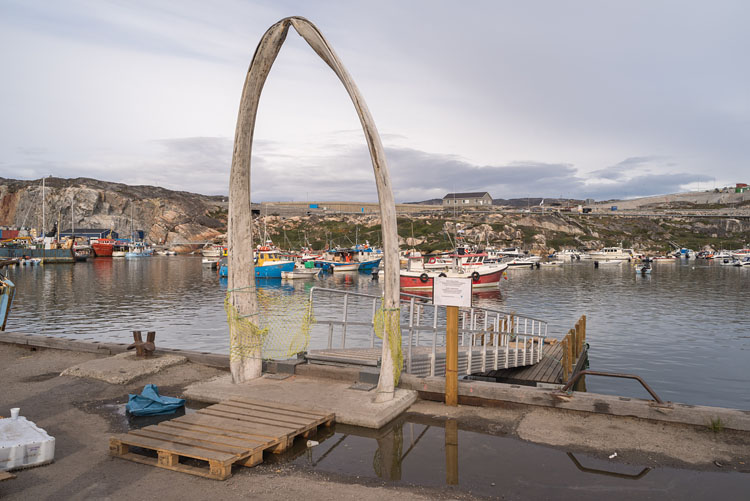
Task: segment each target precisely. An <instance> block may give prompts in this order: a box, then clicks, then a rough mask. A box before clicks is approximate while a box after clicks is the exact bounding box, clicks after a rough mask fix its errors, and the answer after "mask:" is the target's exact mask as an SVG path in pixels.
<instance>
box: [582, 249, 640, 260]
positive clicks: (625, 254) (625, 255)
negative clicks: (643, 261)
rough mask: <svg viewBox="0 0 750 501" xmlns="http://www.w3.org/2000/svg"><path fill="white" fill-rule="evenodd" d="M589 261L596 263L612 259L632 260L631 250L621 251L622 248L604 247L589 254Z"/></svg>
mask: <svg viewBox="0 0 750 501" xmlns="http://www.w3.org/2000/svg"><path fill="white" fill-rule="evenodd" d="M589 255H590V256H591V259H594V260H596V261H609V260H612V259H625V260H629V259H633V258H634V257H635V256H634V252H633V249H623V248H622V247H605V248H603V249H601V250H598V251H594V252H590V253H589Z"/></svg>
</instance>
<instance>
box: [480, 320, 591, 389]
mask: <svg viewBox="0 0 750 501" xmlns="http://www.w3.org/2000/svg"><path fill="white" fill-rule="evenodd" d="M587 362H588V345H586V317H585V316H582V317H581V318H580V319H579V320H578V322H577V323H576V326H575V328H574V329H571V330H570V331H569V332H568V334H567V335H566V336H565V337H564V338H563V340H562V342H560V343H556V344H553V345H551V346H549V347H545V349H544V356H543V357H542V360H541V361H540V362H539V363H537V364H535V365H531V366H527V367H514V368H509V369H499V370H491V371H484V372H480V373H477V374H474V375H473V378H474V379H479V380H491V381H495V382H498V383H508V384H520V385H525V386H545V385H555V386H559V385H564V384H565V383H567V382H568V381H569V380H570V378H571V377H573V376H574V375H575V374H577V373H578V372H580V371H582V370H583V369H584V368H585V367H586V364H587ZM581 384H584V383H583V382H582V383H581Z"/></svg>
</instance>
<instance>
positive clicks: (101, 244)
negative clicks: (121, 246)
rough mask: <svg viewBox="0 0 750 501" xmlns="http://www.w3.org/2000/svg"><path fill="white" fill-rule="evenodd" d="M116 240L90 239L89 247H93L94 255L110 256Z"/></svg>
mask: <svg viewBox="0 0 750 501" xmlns="http://www.w3.org/2000/svg"><path fill="white" fill-rule="evenodd" d="M116 242H117V241H116V240H113V239H111V238H99V239H97V240H93V239H92V240H91V248H92V249H94V255H95V256H96V257H112V250H113V249H114V247H115V243H116Z"/></svg>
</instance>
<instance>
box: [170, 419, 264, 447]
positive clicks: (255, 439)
mask: <svg viewBox="0 0 750 501" xmlns="http://www.w3.org/2000/svg"><path fill="white" fill-rule="evenodd" d="M159 425H160V426H163V427H165V428H174V429H175V430H183V431H189V432H195V433H204V434H206V435H208V436H212V437H213V436H215V437H228V438H236V439H239V440H241V441H243V442H247V443H248V444H255V446H257V445H263V446H268V445H271V444H273V443H274V442H275V440H274V439H268V438H265V437H261V436H257V435H247V434H243V433H240V432H234V431H229V430H220V429H218V428H209V427H207V426H199V425H192V424H189V423H178V422H175V421H164V422H163V423H159Z"/></svg>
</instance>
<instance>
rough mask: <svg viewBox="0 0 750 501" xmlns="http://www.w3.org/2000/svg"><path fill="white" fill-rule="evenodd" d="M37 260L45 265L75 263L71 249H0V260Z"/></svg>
mask: <svg viewBox="0 0 750 501" xmlns="http://www.w3.org/2000/svg"><path fill="white" fill-rule="evenodd" d="M14 257H18V258H24V257H28V258H39V259H41V260H42V261H43V262H45V263H75V261H76V258H75V255H74V254H73V249H25V248H21V247H19V248H14V247H4V248H0V258H14Z"/></svg>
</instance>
